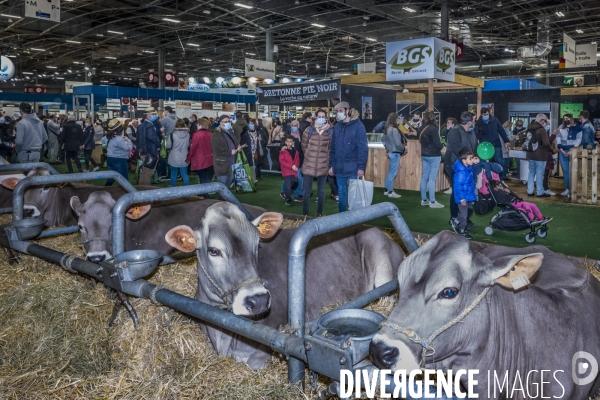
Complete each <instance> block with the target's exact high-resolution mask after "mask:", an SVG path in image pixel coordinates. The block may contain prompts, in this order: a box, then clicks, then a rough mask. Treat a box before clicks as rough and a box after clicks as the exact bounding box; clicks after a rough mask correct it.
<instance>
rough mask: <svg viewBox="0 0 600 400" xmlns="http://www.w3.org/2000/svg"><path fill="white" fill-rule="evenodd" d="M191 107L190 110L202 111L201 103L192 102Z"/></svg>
mask: <svg viewBox="0 0 600 400" xmlns="http://www.w3.org/2000/svg"><path fill="white" fill-rule="evenodd" d="M191 109H192V111H202V103H192V104H191Z"/></svg>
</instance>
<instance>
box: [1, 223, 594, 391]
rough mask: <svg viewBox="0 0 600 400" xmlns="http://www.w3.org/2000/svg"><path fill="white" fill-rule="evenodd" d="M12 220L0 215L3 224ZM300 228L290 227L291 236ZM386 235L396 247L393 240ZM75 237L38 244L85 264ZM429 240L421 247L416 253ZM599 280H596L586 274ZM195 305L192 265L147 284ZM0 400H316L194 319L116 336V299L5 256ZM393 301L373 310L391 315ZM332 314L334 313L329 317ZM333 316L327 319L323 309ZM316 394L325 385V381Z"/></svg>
mask: <svg viewBox="0 0 600 400" xmlns="http://www.w3.org/2000/svg"><path fill="white" fill-rule="evenodd" d="M8 221H9V216H0V223H6V222H8ZM302 222H303V221H302V220H300V221H290V220H286V221H284V227H285V228H291V227H296V226H299V225H300V224H301V223H302ZM386 234H387V235H388V236H390V237H391V238H392V239H394V240H397V239H398V238H397V236H396V237H394V235H395V234H394V233H392V231H390V230H387V231H386ZM79 240H80V238H79V234H72V235H66V236H61V237H56V238H49V239H42V240H40V241H39V242H40V243H42V244H43V245H45V246H48V247H50V248H54V249H60V250H61V251H64V252H67V253H72V254H79V255H83V252H82V250H81V247H80V245H79ZM425 240H426V238H425V237H421V238H418V241H419V245H421V244H422V243H423V242H424V241H425ZM586 266H587V265H586ZM588 267H589V268H590V270H591V271H592V273H594V274H595V276H596V277H598V278H600V273H598V271H597V270H596V269H595V268H594V267H593V264H592V265H590V266H588ZM149 280H150V281H152V282H153V283H156V284H160V285H163V286H166V287H167V288H169V289H171V290H175V291H176V292H179V293H182V294H184V295H187V296H190V297H193V296H194V293H195V290H196V287H197V271H196V263H195V258H192V259H189V260H186V261H185V262H181V263H178V264H174V265H170V266H164V267H161V268H158V269H157V272H155V273H154V274H153V276H151V277H150V278H149ZM0 281H1V282H2V284H1V286H0V398H3V399H4V398H6V399H214V398H220V399H316V397H317V396H316V392H310V391H308V390H307V392H306V393H305V394H303V393H301V392H300V391H299V390H298V389H297V388H296V387H294V386H289V385H287V363H286V362H285V359H284V358H283V359H282V358H280V357H279V356H278V355H273V357H272V358H271V361H270V362H269V363H268V364H267V366H266V368H265V369H263V370H261V371H259V372H254V371H252V370H251V369H249V368H248V367H246V366H244V365H242V364H239V363H237V362H235V361H233V360H232V359H223V358H218V357H216V355H215V353H214V351H213V349H212V347H211V345H210V344H209V342H208V341H207V339H206V338H205V336H204V334H203V333H202V332H201V330H200V329H199V328H198V326H197V325H196V324H195V322H194V321H193V320H191V319H190V318H188V317H187V316H185V315H183V314H180V313H178V312H174V314H173V318H172V320H171V322H170V324H168V325H167V326H161V324H160V323H159V322H161V323H165V322H167V321H168V319H169V313H168V312H165V313H164V315H161V317H162V318H161V320H160V321H159V319H158V318H159V314H161V312H162V311H163V307H162V306H156V305H153V304H151V303H150V301H148V300H145V299H137V298H132V299H131V304H132V305H133V307H134V308H135V309H136V311H137V313H138V317H139V326H138V329H137V330H134V328H133V323H132V321H131V319H130V318H129V315H128V314H127V312H126V311H125V310H124V309H122V310H121V311H120V313H119V316H118V318H117V320H116V323H115V325H114V326H113V327H112V328H109V327H108V324H107V321H108V319H109V317H110V315H111V312H112V307H113V301H112V300H111V297H110V296H111V293H110V291H109V290H108V289H107V288H105V287H104V286H103V285H102V284H95V283H94V281H93V280H92V279H91V278H87V277H84V276H81V275H76V274H70V273H68V272H66V271H64V270H62V269H61V268H60V267H59V266H57V265H55V264H51V263H47V262H45V261H42V260H40V259H37V258H35V257H29V256H23V257H22V263H21V264H20V265H14V266H10V265H9V264H8V262H7V257H2V256H0ZM393 306H394V300H393V298H384V299H381V300H379V301H377V302H375V303H374V304H371V305H369V306H368V308H369V309H372V310H375V311H378V312H380V313H382V314H384V315H388V314H389V312H390V311H391V309H392V308H393ZM332 308H334V306H332V307H330V308H328V309H332ZM323 311H328V310H323ZM320 379H321V380H320V381H319V385H318V386H319V390H320V389H323V388H325V387H326V386H327V385H328V384H329V382H328V381H327V380H326V379H325V378H320Z"/></svg>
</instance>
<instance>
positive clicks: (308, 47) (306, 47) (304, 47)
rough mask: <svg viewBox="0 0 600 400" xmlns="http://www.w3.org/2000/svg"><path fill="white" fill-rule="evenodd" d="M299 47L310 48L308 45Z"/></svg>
mask: <svg viewBox="0 0 600 400" xmlns="http://www.w3.org/2000/svg"><path fill="white" fill-rule="evenodd" d="M300 47H302V48H303V49H310V46H300Z"/></svg>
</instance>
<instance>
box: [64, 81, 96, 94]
mask: <svg viewBox="0 0 600 400" xmlns="http://www.w3.org/2000/svg"><path fill="white" fill-rule="evenodd" d="M75 86H92V82H78V81H65V93H73V88H74V87H75Z"/></svg>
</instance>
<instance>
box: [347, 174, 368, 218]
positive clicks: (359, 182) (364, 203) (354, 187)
mask: <svg viewBox="0 0 600 400" xmlns="http://www.w3.org/2000/svg"><path fill="white" fill-rule="evenodd" d="M372 202H373V182H370V181H367V180H365V178H364V176H363V177H362V179H360V178H359V179H350V185H349V187H348V210H358V209H359V208H364V207H368V206H370V205H371V203H372Z"/></svg>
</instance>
